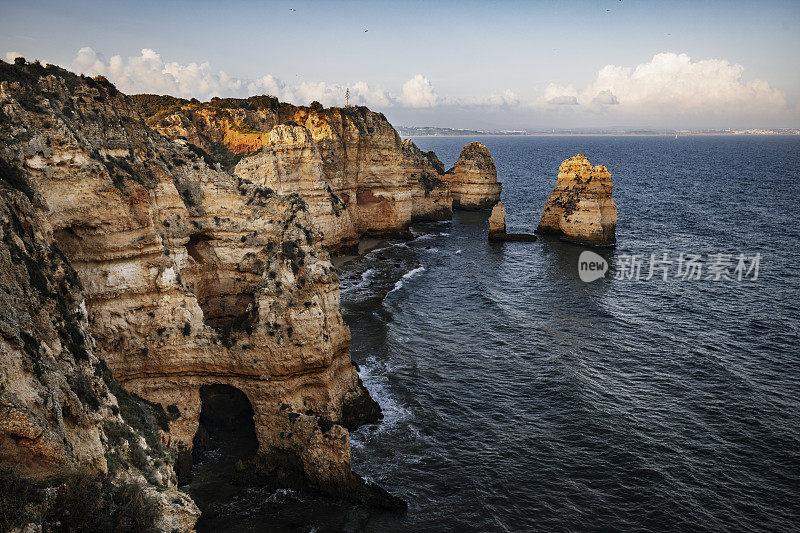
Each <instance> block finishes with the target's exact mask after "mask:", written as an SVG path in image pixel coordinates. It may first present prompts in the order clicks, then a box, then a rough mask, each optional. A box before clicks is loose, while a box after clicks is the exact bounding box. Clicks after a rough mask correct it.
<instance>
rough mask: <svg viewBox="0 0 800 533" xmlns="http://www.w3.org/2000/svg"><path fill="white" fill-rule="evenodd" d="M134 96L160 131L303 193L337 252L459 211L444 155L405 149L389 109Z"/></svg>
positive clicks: (247, 173) (254, 176)
mask: <svg viewBox="0 0 800 533" xmlns="http://www.w3.org/2000/svg"><path fill="white" fill-rule="evenodd" d="M134 98H135V101H137V102H139V105H140V107H141V108H142V110H143V112H144V113H145V114H146V115H148V116H149V117H150V118H149V119H148V124H150V125H151V126H152V127H153V128H155V129H156V130H157V131H159V132H161V133H162V134H164V135H166V136H168V137H170V138H173V139H177V138H183V139H186V140H187V141H188V142H190V143H192V144H195V145H196V146H199V147H200V148H202V149H203V150H205V151H206V152H209V153H211V154H212V155H213V154H217V155H219V154H222V155H219V157H218V158H219V159H225V158H227V159H228V160H230V158H231V157H234V158H236V159H237V161H238V164H237V165H236V166H235V170H234V172H235V174H236V175H238V176H242V177H247V179H250V180H253V181H254V182H256V183H262V184H265V185H266V186H269V187H278V188H279V189H280V190H281V191H283V192H284V193H288V192H296V193H298V194H300V195H301V196H302V197H303V198H304V199H305V200H306V201H307V203H308V205H309V211H310V213H311V216H312V221H313V223H314V224H315V226H316V227H317V228H318V229H319V230H320V231H321V232H322V234H323V240H324V243H325V244H326V245H327V246H328V248H329V249H330V250H332V251H333V252H338V251H340V250H343V249H345V248H352V247H353V246H354V245H356V244H357V240H358V238H359V237H361V236H363V235H376V236H401V237H404V236H408V235H409V232H408V226H409V225H410V223H411V222H412V219H413V220H441V219H445V218H449V217H450V216H451V215H452V201H451V200H450V194H449V191H448V188H447V186H446V184H445V183H443V182H442V181H441V180H440V178H439V176H440V175H441V174H442V173H443V168H438V167H436V164H435V163H436V162H438V159H436V161H435V162H434V160H433V159H431V158H430V157H429V156H428V155H427V154H422V152H420V151H419V149H417V148H416V146H413V143H411V144H410V145H407V146H406V147H405V148H404V146H403V144H402V143H401V141H400V137H399V135H398V134H397V132H396V131H395V130H394V128H393V127H392V126H391V124H389V122H388V121H387V120H386V118H385V117H384V116H383V114H380V113H374V112H372V111H369V110H368V109H367V108H365V107H351V108H330V109H323V108H322V106H318V105H312V106H310V107H295V106H291V105H289V104H282V103H278V102H277V100H275V99H273V98H270V97H252V98H249V99H247V100H235V99H227V100H219V99H217V100H212V101H211V102H208V103H205V104H200V103H192V102H189V101H186V100H182V101H178V100H176V99H170V100H168V101H165V102H163V103H162V104H161V105H156V104H153V103H148V102H152V101H153V100H154V99H157V98H159V97H153V96H147V95H140V96H137V97H134ZM162 98H165V97H162ZM298 128H299V129H298ZM301 130H305V132H303V131H301ZM312 143H313V145H314V147H312V146H311V144H312ZM411 146H413V149H411ZM313 148H316V150H314V149H313ZM433 157H434V159H435V155H434V156H433ZM438 164H439V166H441V163H440V162H439V163H438ZM320 172H321V175H320ZM311 182H314V183H315V185H312V184H311ZM320 184H324V186H325V187H324V188H325V190H326V191H327V193H328V196H327V197H326V196H325V195H324V194H321V193H320V187H319V185H320Z"/></svg>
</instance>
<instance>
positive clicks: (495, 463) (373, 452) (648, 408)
mask: <svg viewBox="0 0 800 533" xmlns="http://www.w3.org/2000/svg"><path fill="white" fill-rule="evenodd" d="M470 140H473V139H467V138H443V137H431V138H416V139H414V141H415V143H416V144H417V145H418V146H419V147H420V148H421V149H423V150H434V151H435V152H436V153H437V155H438V156H439V157H440V159H442V161H443V162H444V163H445V165H446V166H447V167H450V166H452V164H453V163H454V162H455V160H456V159H457V157H458V154H459V152H460V150H461V148H462V147H463V146H464V144H466V143H467V142H468V141H470ZM474 140H479V141H481V142H483V143H484V144H485V145H486V146H487V147H488V148H489V150H490V151H491V153H492V155H493V156H494V159H495V162H496V164H497V169H498V175H499V179H500V180H501V181H502V182H503V193H502V201H503V204H504V205H505V207H506V211H507V219H506V223H507V227H508V231H509V232H532V231H533V230H534V229H535V228H536V224H537V222H538V219H539V216H540V215H541V210H542V207H543V206H544V203H545V201H546V199H547V197H548V196H549V194H550V192H551V190H552V189H553V187H554V185H555V181H556V176H557V173H558V166H559V164H560V163H561V161H563V160H564V159H566V158H568V157H570V156H573V155H575V154H578V153H583V154H585V155H587V156H588V157H589V159H590V161H591V162H592V164H604V165H606V166H607V167H608V169H609V171H610V172H611V174H612V177H613V182H614V198H615V201H616V203H617V207H618V213H619V221H618V225H617V245H616V246H615V247H608V248H596V249H594V251H595V252H597V253H598V254H599V255H601V256H602V257H603V258H604V259H605V260H606V261H607V262H608V264H609V271H608V272H607V274H606V276H605V277H604V278H602V279H599V280H597V281H594V282H591V283H585V282H583V281H581V279H580V278H579V274H578V257H579V255H580V253H581V252H583V251H584V250H588V249H589V248H587V247H584V246H580V245H574V244H567V243H563V242H560V241H559V240H557V239H553V238H540V239H539V240H538V241H537V242H533V243H525V242H506V243H490V242H488V240H487V232H488V223H487V219H488V215H489V213H488V212H457V213H456V214H455V215H454V217H453V220H452V221H446V222H438V223H420V224H415V225H414V226H413V227H412V230H413V232H414V235H415V237H414V239H413V240H410V241H387V242H386V243H385V244H383V245H382V246H381V247H380V248H378V249H376V250H373V251H371V252H369V253H368V254H366V255H365V256H363V257H361V258H359V259H358V260H356V261H354V262H352V263H350V264H348V265H346V266H345V267H343V271H342V272H341V275H340V279H341V284H342V298H341V299H342V308H343V311H344V317H345V320H346V322H347V323H348V324H349V326H350V328H351V332H352V339H353V340H352V357H353V360H354V361H356V362H357V363H358V364H359V365H360V368H361V376H362V378H363V380H364V382H365V384H366V386H367V388H368V389H369V390H370V391H371V393H372V394H373V396H374V397H375V398H376V399H377V400H378V402H379V403H380V404H381V406H382V407H383V410H384V414H385V419H384V421H383V422H382V423H380V424H377V425H374V426H367V427H364V428H361V429H359V430H358V431H356V432H354V433H352V434H351V442H352V464H353V469H354V470H355V471H357V472H359V473H360V474H362V475H363V476H364V477H366V478H367V479H369V480H372V481H375V482H377V483H379V484H380V485H382V486H383V487H385V488H386V489H387V490H389V491H390V492H392V493H394V494H397V495H399V496H401V497H403V498H404V499H406V500H407V501H408V503H409V509H408V512H407V513H406V514H404V515H396V514H392V513H386V512H382V511H376V510H372V509H366V508H363V507H359V506H354V505H349V504H342V503H337V502H334V501H330V500H326V499H322V498H319V499H314V498H307V497H302V496H300V495H298V494H295V493H292V492H291V491H280V492H278V493H270V494H262V493H259V492H258V491H255V492H253V493H252V494H250V495H249V496H247V497H245V496H240V497H239V499H238V500H237V501H236V502H232V503H231V505H232V507H231V510H232V512H231V517H232V518H231V520H230V521H229V522H228V524H229V527H230V529H231V530H244V529H259V528H269V529H272V530H276V531H329V530H333V531H338V530H346V531H381V532H383V531H426V532H430V531H459V530H460V531H586V530H614V531H643V530H649V531H685V530H693V531H721V530H750V531H767V530H769V531H791V530H795V531H796V530H797V528H798V527H800V332H799V331H798V330H799V328H800V248H799V246H800V238H798V237H799V236H800V233H799V230H798V228H799V227H800V214H798V208H800V193H798V188H797V185H796V183H797V180H798V177H800V170H799V169H800V139H798V138H797V137H789V136H786V137H777V136H776V137H767V136H735V137H734V136H708V137H704V136H692V137H681V138H678V139H675V138H673V137H644V136H643V137H628V136H626V137H599V136H598V137H589V136H587V137H580V136H570V137H500V136H498V137H486V138H479V139H474ZM651 254H652V256H651ZM664 254H666V255H664ZM698 256H699V257H698ZM635 258H638V259H639V261H640V262H641V269H640V270H634V269H633V268H629V267H631V265H633V264H635V263H636V259H635ZM652 258H655V259H657V260H658V261H652V260H651V259H652ZM688 258H694V263H695V264H700V265H701V268H702V269H703V270H701V275H700V276H699V279H695V278H696V277H697V276H695V275H688V276H687V275H686V263H685V260H687V259H688ZM651 263H656V265H657V268H655V269H654V271H653V273H652V274H651V272H650V267H651ZM742 266H744V267H745V268H742ZM681 267H683V271H681ZM682 273H683V275H681V274H682ZM695 273H696V272H695ZM664 276H666V278H667V279H666V280H665V279H664ZM648 278H649V279H648ZM234 516H235V518H233V517H234Z"/></svg>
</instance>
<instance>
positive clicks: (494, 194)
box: [444, 142, 503, 209]
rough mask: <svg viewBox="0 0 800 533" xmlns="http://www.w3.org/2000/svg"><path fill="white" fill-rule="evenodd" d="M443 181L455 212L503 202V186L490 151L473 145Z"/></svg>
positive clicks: (480, 145)
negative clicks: (447, 188) (501, 199)
mask: <svg viewBox="0 0 800 533" xmlns="http://www.w3.org/2000/svg"><path fill="white" fill-rule="evenodd" d="M444 180H445V181H446V182H447V184H448V185H449V186H450V191H451V194H452V195H453V208H455V209H488V208H490V207H492V206H494V204H496V203H497V202H499V201H500V192H501V191H502V190H503V186H502V185H501V184H500V183H498V182H497V168H496V167H495V165H494V159H492V154H490V153H489V150H488V149H487V148H486V147H485V146H484V145H483V144H481V143H479V142H473V143H470V144H468V145H466V146H465V147H464V149H463V150H461V155H460V156H459V158H458V161H456V164H455V165H453V168H451V169H450V170H448V171H447V173H446V174H445V176H444Z"/></svg>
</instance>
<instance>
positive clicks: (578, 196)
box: [536, 154, 617, 245]
mask: <svg viewBox="0 0 800 533" xmlns="http://www.w3.org/2000/svg"><path fill="white" fill-rule="evenodd" d="M613 188H614V185H613V184H612V183H611V174H610V173H609V172H608V170H607V169H606V167H605V166H603V165H597V166H592V165H591V163H589V159H588V158H587V157H586V156H585V155H583V154H578V155H576V156H574V157H570V158H569V159H567V160H566V161H564V162H563V163H561V166H560V167H559V169H558V181H557V183H556V187H555V189H553V192H552V193H551V194H550V198H548V200H547V203H546V204H545V206H544V209H543V211H542V218H541V220H540V222H539V226H538V227H537V229H536V231H537V233H543V234H553V235H558V236H561V238H562V239H564V240H569V241H574V242H581V243H586V244H597V245H603V244H614V243H615V242H616V227H617V206H616V204H615V203H614V199H613V198H611V191H612V189H613Z"/></svg>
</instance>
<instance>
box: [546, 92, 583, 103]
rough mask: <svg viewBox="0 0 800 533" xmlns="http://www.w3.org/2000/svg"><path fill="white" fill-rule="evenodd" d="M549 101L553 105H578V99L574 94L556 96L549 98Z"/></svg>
mask: <svg viewBox="0 0 800 533" xmlns="http://www.w3.org/2000/svg"><path fill="white" fill-rule="evenodd" d="M547 103H548V104H552V105H578V99H577V98H576V97H574V96H570V95H567V94H565V95H562V96H554V97H553V98H551V99H549V100H548V101H547Z"/></svg>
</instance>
